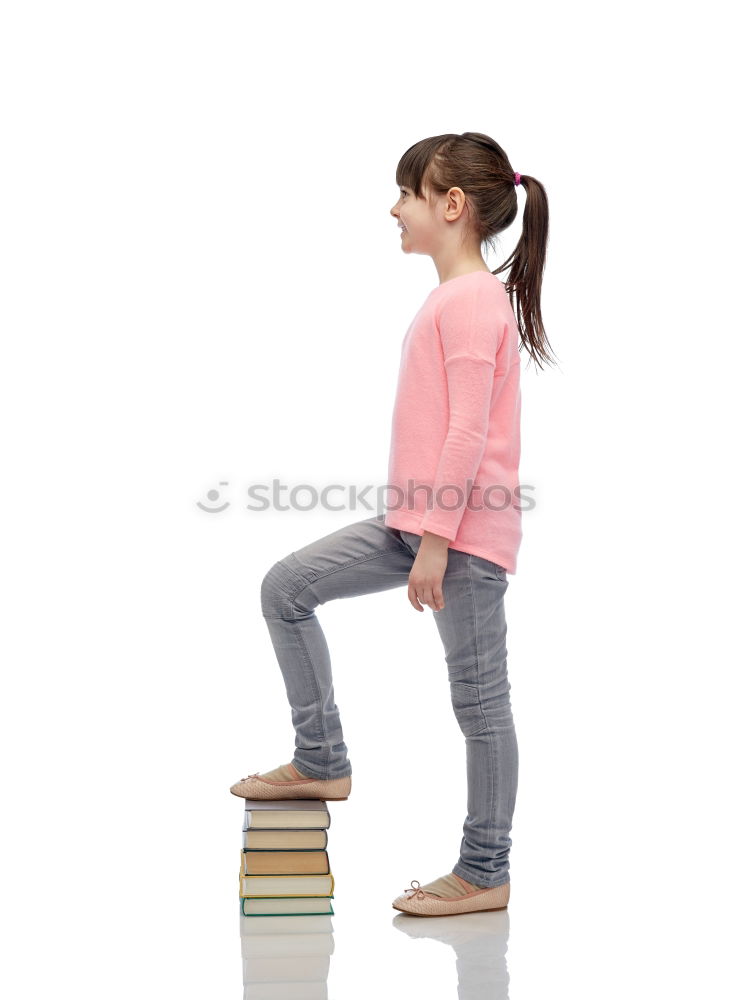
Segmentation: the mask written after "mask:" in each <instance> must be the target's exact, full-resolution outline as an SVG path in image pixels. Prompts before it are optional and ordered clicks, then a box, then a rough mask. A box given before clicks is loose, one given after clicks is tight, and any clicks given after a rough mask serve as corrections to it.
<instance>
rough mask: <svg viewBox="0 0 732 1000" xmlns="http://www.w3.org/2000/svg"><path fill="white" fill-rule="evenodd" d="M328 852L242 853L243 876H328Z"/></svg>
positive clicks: (240, 873) (240, 871)
mask: <svg viewBox="0 0 732 1000" xmlns="http://www.w3.org/2000/svg"><path fill="white" fill-rule="evenodd" d="M329 872H330V859H329V858H328V852H327V851H242V852H241V865H240V867H239V877H240V878H241V876H242V875H327V874H328V873H329Z"/></svg>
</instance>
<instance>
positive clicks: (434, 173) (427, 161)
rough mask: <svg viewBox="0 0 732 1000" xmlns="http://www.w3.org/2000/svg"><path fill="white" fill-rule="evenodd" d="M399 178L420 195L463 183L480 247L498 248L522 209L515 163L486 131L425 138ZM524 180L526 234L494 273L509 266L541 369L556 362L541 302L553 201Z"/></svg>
mask: <svg viewBox="0 0 732 1000" xmlns="http://www.w3.org/2000/svg"><path fill="white" fill-rule="evenodd" d="M396 182H397V184H398V185H400V186H401V185H405V186H406V187H409V188H411V190H412V191H414V193H415V194H416V195H417V197H418V198H422V197H424V194H423V189H422V184H423V183H424V184H425V186H426V188H428V189H429V193H430V194H431V193H432V192H434V193H435V194H437V195H440V194H445V193H446V192H447V191H449V190H450V188H451V187H459V188H461V189H462V191H463V192H464V194H465V203H466V206H467V209H468V217H469V218H470V220H471V228H472V230H473V232H474V233H475V235H476V236H477V237H478V239H479V241H480V244H481V247H486V248H490V249H491V250H494V249H495V247H494V239H495V237H496V236H497V235H498V234H499V233H501V232H503V230H504V229H507V228H508V226H510V225H511V223H512V222H513V220H514V219H515V218H516V213H517V212H518V198H517V196H516V191H515V186H516V185H515V180H514V171H513V167H512V166H511V164H510V163H509V160H508V157H507V156H506V154H505V152H504V151H503V149H501V147H500V146H499V145H498V143H497V142H496V141H495V139H491V138H490V136H487V135H484V134H483V133H482V132H463V133H462V135H456V134H453V133H448V134H446V135H435V136H431V137H430V138H428V139H421V140H420V141H419V142H416V143H415V144H414V145H413V146H410V147H409V149H408V150H407V151H406V152H405V153H404V155H403V156H402V158H401V159H400V160H399V163H398V164H397V169H396ZM521 184H522V185H523V187H524V190H525V191H526V205H525V207H524V217H523V227H522V230H521V236H520V237H519V241H518V243H517V244H516V247H515V249H514V251H513V253H512V254H511V255H510V257H509V258H508V260H507V261H506V262H505V263H504V264H503V265H502V266H501V267H499V268H497V269H496V270H495V271H493V272H492V273H493V274H500V273H501V271H505V270H506V268H507V267H509V266H510V268H511V270H510V271H509V273H508V278H507V280H506V283H505V284H506V291H507V292H508V295H509V299H510V301H511V306H512V308H513V311H514V314H515V316H516V323H517V326H518V329H519V334H520V337H521V344H522V345H523V346H524V347H526V349H527V350H528V352H529V354H530V355H531V357H532V358H533V359H534V361H535V363H536V364H538V366H539V367H540V368H541V367H542V364H541V362H542V360H544V361H547V362H549V363H553V362H552V359H551V358H550V356H549V353H548V350H547V348H548V349H549V350H552V348H551V346H550V344H549V340H548V338H547V336H546V332H545V330H544V324H543V322H542V318H541V304H540V296H541V281H542V276H543V272H544V263H545V259H546V245H547V240H548V237H549V203H548V201H547V197H546V191H545V190H544V185H543V184H541V183H540V181H538V180H537V179H536V178H535V177H531V176H530V175H529V174H521ZM552 353H553V351H552Z"/></svg>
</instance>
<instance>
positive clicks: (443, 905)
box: [391, 876, 511, 917]
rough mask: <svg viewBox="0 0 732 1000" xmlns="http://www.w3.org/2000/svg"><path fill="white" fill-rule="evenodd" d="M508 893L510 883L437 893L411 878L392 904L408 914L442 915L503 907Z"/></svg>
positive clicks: (423, 915) (505, 907) (506, 905)
mask: <svg viewBox="0 0 732 1000" xmlns="http://www.w3.org/2000/svg"><path fill="white" fill-rule="evenodd" d="M459 877H460V876H458V878H459ZM462 881H465V880H464V879H463V880H462ZM510 895H511V883H510V882H504V883H503V885H496V886H491V887H490V888H487V889H476V890H475V892H469V893H467V894H466V895H465V896H438V895H436V894H435V893H434V892H425V891H424V889H422V888H421V887H420V884H419V882H418V881H417V879H412V888H411V889H405V890H404V892H403V893H402V895H401V896H397V898H396V899H395V900H394V902H393V903H392V904H391V905H392V906H393V907H394V909H395V910H401V911H402V912H403V913H411V914H412V915H413V916H415V917H444V916H448V915H449V914H451V913H475V912H477V911H478V910H505V909H507V907H508V899H509V896H510Z"/></svg>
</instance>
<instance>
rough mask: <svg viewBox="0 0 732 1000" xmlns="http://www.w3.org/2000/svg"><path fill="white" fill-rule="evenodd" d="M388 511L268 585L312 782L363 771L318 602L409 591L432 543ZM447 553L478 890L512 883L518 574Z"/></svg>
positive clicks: (454, 695)
mask: <svg viewBox="0 0 732 1000" xmlns="http://www.w3.org/2000/svg"><path fill="white" fill-rule="evenodd" d="M384 518H385V515H384V514H378V515H376V516H375V517H369V518H366V519H365V520H363V521H356V522H355V523H353V524H349V525H346V526H345V527H343V528H339V529H338V530H337V531H333V532H332V533H331V534H329V535H325V536H324V537H323V538H319V539H318V540H317V541H315V542H311V543H310V544H309V545H305V546H304V547H303V548H301V549H298V550H297V551H296V552H291V553H290V554H289V555H287V556H285V557H284V558H283V559H280V560H279V561H278V562H276V563H275V564H274V565H273V566H272V567H271V569H270V570H269V571H268V572H267V573H266V575H265V577H264V579H263V581H262V591H261V597H262V614H263V615H264V618H265V620H266V623H267V628H268V629H269V633H270V636H271V638H272V643H273V646H274V651H275V655H276V657H277V661H278V663H279V666H280V669H281V671H282V676H283V678H284V681H285V688H286V691H287V698H288V700H289V702H290V707H291V709H292V723H293V726H294V728H295V753H294V755H293V758H292V760H293V761H294V763H295V766H296V767H297V768H298V770H300V771H302V773H303V774H306V775H308V776H309V777H312V778H338V777H341V776H343V775H347V774H351V763H350V761H349V759H348V747H347V746H346V744H345V742H344V741H343V730H342V728H341V722H340V717H339V714H338V706H337V705H336V702H335V696H334V690H333V676H332V673H331V663H330V654H329V652H328V645H327V643H326V641H325V636H324V634H323V630H322V628H321V626H320V623H319V621H318V619H317V617H316V616H315V613H314V609H315V608H316V607H317V606H318V605H319V604H325V603H326V601H332V600H335V599H337V598H343V597H357V596H358V595H359V594H373V593H376V592H377V591H382V590H389V589H391V588H394V587H406V585H407V582H408V578H409V573H410V571H411V569H412V564H413V562H414V558H415V556H416V554H417V551H418V549H419V545H420V542H421V538H420V536H419V535H417V534H414V533H412V532H409V531H401V530H398V529H396V528H389V527H387V525H386V524H385V523H384ZM447 553H448V559H447V568H446V571H445V576H444V578H443V581H442V593H443V597H444V601H445V607H444V608H443V609H442V610H441V611H433V612H432V614H433V616H434V619H435V622H436V624H437V629H438V632H439V634H440V637H441V639H442V643H443V646H444V650H445V662H446V663H447V679H448V681H449V684H450V696H451V700H452V706H453V710H454V712H455V717H456V719H457V722H458V724H459V726H460V729H461V730H462V733H463V735H464V736H465V745H466V758H467V779H468V780H467V786H468V803H467V807H468V815H467V817H466V819H465V822H464V825H463V838H462V844H461V847H460V857H459V860H458V861H457V863H456V864H455V865H454V867H453V869H452V871H453V872H455V873H456V874H458V875H460V876H461V877H462V878H464V879H467V880H468V881H469V882H473V883H475V884H476V885H480V886H496V885H502V884H503V883H504V882H508V881H510V878H509V851H510V848H511V838H510V836H509V833H510V830H511V824H512V819H513V811H514V805H515V801H516V787H517V783H518V745H517V741H516V731H515V728H514V722H513V714H512V712H511V700H510V695H509V692H510V690H511V685H510V684H509V682H508V675H507V651H506V617H505V612H504V602H503V598H504V594H505V592H506V588H507V587H508V581H507V579H506V570H505V569H504V568H503V567H501V566H499V565H497V564H496V563H494V562H491V561H490V560H488V559H481V558H480V557H478V556H475V555H471V554H470V553H467V552H462V551H460V550H458V549H448V550H447ZM405 604H406V607H405V614H406V613H407V612H408V613H410V614H411V613H414V612H413V609H412V607H411V605H409V603H408V602H406V598H405ZM426 610H429V609H428V608H426ZM416 731H417V732H418V730H416ZM395 763H396V764H397V766H398V761H397V762H395ZM437 797H438V796H437V795H436V798H437Z"/></svg>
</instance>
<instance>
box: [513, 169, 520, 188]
mask: <svg viewBox="0 0 732 1000" xmlns="http://www.w3.org/2000/svg"><path fill="white" fill-rule="evenodd" d="M513 180H514V183H515V184H516V186H517V187H518V185H519V184H520V183H521V174H520V173H518V171H517V172H516V173H515V174H514V175H513Z"/></svg>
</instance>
